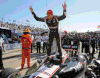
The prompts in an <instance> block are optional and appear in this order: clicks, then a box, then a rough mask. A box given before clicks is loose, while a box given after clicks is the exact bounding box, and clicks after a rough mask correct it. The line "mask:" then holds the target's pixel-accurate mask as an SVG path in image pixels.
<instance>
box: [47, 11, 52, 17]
mask: <svg viewBox="0 0 100 78" xmlns="http://www.w3.org/2000/svg"><path fill="white" fill-rule="evenodd" d="M47 17H48V18H49V19H51V18H52V17H53V11H52V10H48V11H47Z"/></svg>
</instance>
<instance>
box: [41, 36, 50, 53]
mask: <svg viewBox="0 0 100 78" xmlns="http://www.w3.org/2000/svg"><path fill="white" fill-rule="evenodd" d="M48 39H49V37H48V36H47V35H46V34H44V36H43V38H42V41H43V53H44V50H45V47H46V52H47V43H48Z"/></svg>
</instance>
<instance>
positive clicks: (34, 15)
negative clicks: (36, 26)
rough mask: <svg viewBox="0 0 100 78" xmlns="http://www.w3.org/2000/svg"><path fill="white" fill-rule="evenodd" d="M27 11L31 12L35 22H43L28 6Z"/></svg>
mask: <svg viewBox="0 0 100 78" xmlns="http://www.w3.org/2000/svg"><path fill="white" fill-rule="evenodd" d="M29 9H30V11H31V13H32V15H33V17H34V18H35V19H36V20H37V21H41V22H44V18H40V17H38V16H37V15H36V14H35V13H34V11H33V8H32V6H30V8H29Z"/></svg>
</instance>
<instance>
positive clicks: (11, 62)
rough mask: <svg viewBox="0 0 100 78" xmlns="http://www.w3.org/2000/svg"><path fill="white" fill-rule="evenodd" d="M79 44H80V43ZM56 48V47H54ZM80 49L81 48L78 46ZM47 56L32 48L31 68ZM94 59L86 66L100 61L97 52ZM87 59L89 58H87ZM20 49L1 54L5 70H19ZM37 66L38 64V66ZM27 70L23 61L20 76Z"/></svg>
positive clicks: (79, 51) (79, 50)
mask: <svg viewBox="0 0 100 78" xmlns="http://www.w3.org/2000/svg"><path fill="white" fill-rule="evenodd" d="M80 44H81V43H80ZM55 46H56V45H55ZM80 47H81V46H80ZM80 47H79V49H78V53H81V49H80ZM90 51H91V52H92V48H90ZM46 56H47V53H43V50H42V49H41V53H37V52H36V49H34V48H33V51H32V54H31V60H30V61H31V66H32V65H33V64H34V63H36V62H37V60H38V59H39V58H41V59H43V60H44V58H45V57H46ZM94 56H95V58H93V59H91V60H88V64H93V60H95V59H100V58H98V51H96V52H95V54H94ZM88 58H89V57H88ZM21 60H22V57H21V49H14V50H7V51H6V52H5V53H4V52H3V64H4V67H5V68H10V67H11V68H15V69H17V70H20V68H21V67H20V66H21ZM38 66H39V64H38ZM28 69H29V68H28V67H27V60H26V61H25V65H24V69H23V70H20V71H21V74H22V76H23V75H25V72H26V71H27V70H28Z"/></svg>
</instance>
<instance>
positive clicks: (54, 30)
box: [30, 1, 67, 63]
mask: <svg viewBox="0 0 100 78" xmlns="http://www.w3.org/2000/svg"><path fill="white" fill-rule="evenodd" d="M62 6H63V15H62V16H54V15H53V11H52V10H48V11H47V16H46V17H44V18H40V17H38V16H36V14H35V12H34V11H33V8H32V6H31V7H30V11H31V13H32V15H33V17H34V18H35V19H36V20H37V21H41V22H45V23H46V24H47V25H48V27H49V29H50V33H49V44H48V50H47V55H48V57H49V56H50V53H51V45H52V42H53V39H54V36H55V38H56V41H57V46H58V52H59V54H60V56H61V57H62V52H61V46H60V36H59V33H58V24H59V21H60V20H63V19H65V18H66V7H67V5H66V1H65V3H64V5H63V4H62ZM60 59H61V60H60V61H61V63H62V58H60Z"/></svg>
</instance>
